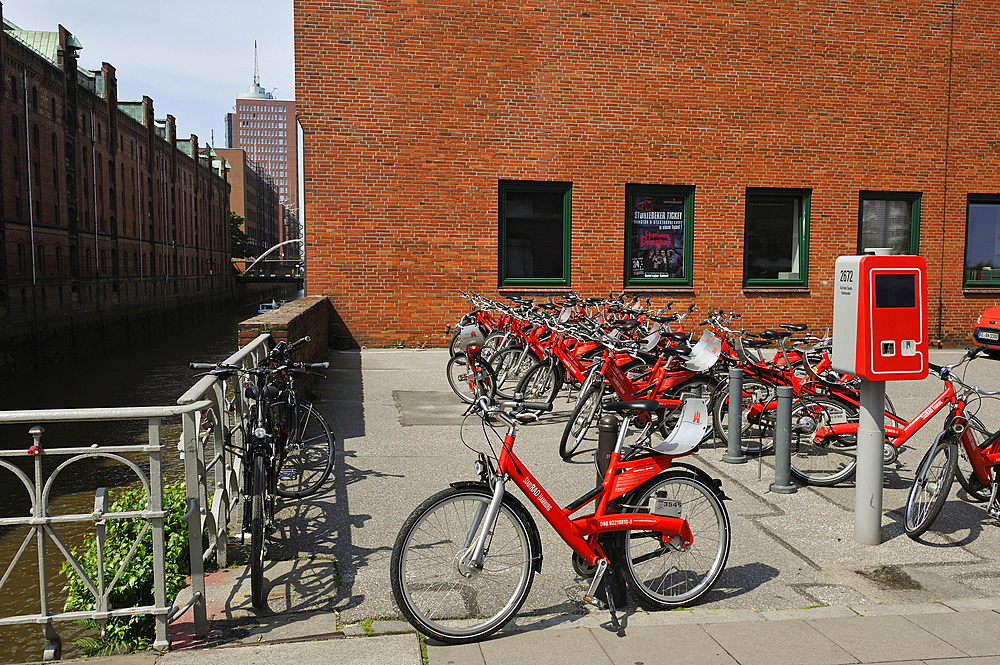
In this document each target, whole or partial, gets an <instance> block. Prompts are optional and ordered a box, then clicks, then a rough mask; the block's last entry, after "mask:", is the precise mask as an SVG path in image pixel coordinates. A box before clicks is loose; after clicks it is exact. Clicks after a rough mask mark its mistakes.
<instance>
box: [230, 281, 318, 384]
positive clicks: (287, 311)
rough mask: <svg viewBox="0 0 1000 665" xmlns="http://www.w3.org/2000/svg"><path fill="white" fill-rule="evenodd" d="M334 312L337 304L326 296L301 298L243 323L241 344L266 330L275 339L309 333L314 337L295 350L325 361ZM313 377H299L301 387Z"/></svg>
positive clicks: (300, 356) (306, 358)
mask: <svg viewBox="0 0 1000 665" xmlns="http://www.w3.org/2000/svg"><path fill="white" fill-rule="evenodd" d="M332 313H333V307H332V305H331V304H330V300H329V299H328V298H326V297H325V296H309V297H307V298H299V299H298V300H294V301H292V302H290V303H288V304H286V305H282V306H281V307H279V308H278V309H275V310H272V311H270V312H267V313H266V314H260V315H258V316H255V317H253V318H252V319H248V320H246V321H243V322H242V323H240V325H239V337H240V346H241V347H243V346H246V345H247V344H249V343H250V342H252V341H253V340H254V339H256V338H257V336H258V335H260V334H262V333H269V334H270V335H271V337H272V338H273V339H274V341H275V342H295V341H297V340H300V339H302V338H303V337H307V336H308V337H309V338H310V340H309V341H308V342H306V343H305V344H304V345H302V346H301V347H299V349H298V350H297V351H296V352H295V360H297V361H299V362H307V363H310V362H312V363H316V362H323V361H324V360H326V357H327V349H328V348H329V347H330V339H331V337H330V319H331V315H332ZM313 378H314V377H311V376H304V377H302V378H301V379H298V380H297V383H298V387H299V388H300V389H302V390H305V389H308V388H309V386H310V385H312V382H313Z"/></svg>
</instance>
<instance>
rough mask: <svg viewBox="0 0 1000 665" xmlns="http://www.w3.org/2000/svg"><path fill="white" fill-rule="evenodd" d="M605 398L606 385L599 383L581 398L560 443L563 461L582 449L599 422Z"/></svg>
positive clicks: (560, 453)
mask: <svg viewBox="0 0 1000 665" xmlns="http://www.w3.org/2000/svg"><path fill="white" fill-rule="evenodd" d="M603 396H604V384H603V383H599V384H596V385H593V386H591V387H590V389H589V390H587V393H586V394H585V395H584V396H583V397H581V398H580V401H578V402H577V403H576V406H575V407H574V408H573V413H572V414H570V417H569V422H567V423H566V427H565V428H564V429H563V433H562V439H561V440H560V441H559V455H560V456H562V458H563V459H569V458H570V457H572V456H573V453H575V452H576V449H577V448H579V447H580V443H582V442H583V440H584V438H586V436H587V432H589V431H590V428H591V426H592V425H593V424H594V422H595V421H596V420H597V414H599V413H600V412H601V400H602V398H603Z"/></svg>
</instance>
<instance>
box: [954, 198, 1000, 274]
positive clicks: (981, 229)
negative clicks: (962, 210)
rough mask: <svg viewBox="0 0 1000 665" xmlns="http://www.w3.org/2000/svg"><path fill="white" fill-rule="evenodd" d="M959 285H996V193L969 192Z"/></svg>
mask: <svg viewBox="0 0 1000 665" xmlns="http://www.w3.org/2000/svg"><path fill="white" fill-rule="evenodd" d="M966 206H967V207H966V221H965V270H964V273H965V274H964V277H963V280H962V285H963V286H971V287H980V288H1000V194H969V195H968V199H967V204H966Z"/></svg>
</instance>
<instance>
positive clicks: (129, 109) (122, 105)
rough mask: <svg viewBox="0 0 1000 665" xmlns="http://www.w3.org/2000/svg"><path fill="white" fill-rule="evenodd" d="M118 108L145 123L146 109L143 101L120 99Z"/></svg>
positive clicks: (140, 122) (138, 121)
mask: <svg viewBox="0 0 1000 665" xmlns="http://www.w3.org/2000/svg"><path fill="white" fill-rule="evenodd" d="M118 110H119V111H121V112H122V113H124V114H125V115H127V116H128V117H130V118H132V119H133V120H135V121H136V122H137V123H139V124H140V125H142V124H145V120H146V119H145V117H143V116H145V110H144V109H143V106H142V102H129V101H119V102H118Z"/></svg>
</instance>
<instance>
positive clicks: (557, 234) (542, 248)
mask: <svg viewBox="0 0 1000 665" xmlns="http://www.w3.org/2000/svg"><path fill="white" fill-rule="evenodd" d="M504 208H505V211H506V216H507V218H506V237H505V242H506V256H507V265H506V266H505V268H506V276H507V277H508V278H515V279H516V278H530V277H539V278H549V279H561V278H562V277H563V243H564V238H563V228H564V225H563V193H562V192H511V191H508V192H507V193H506V201H505V205H504Z"/></svg>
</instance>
